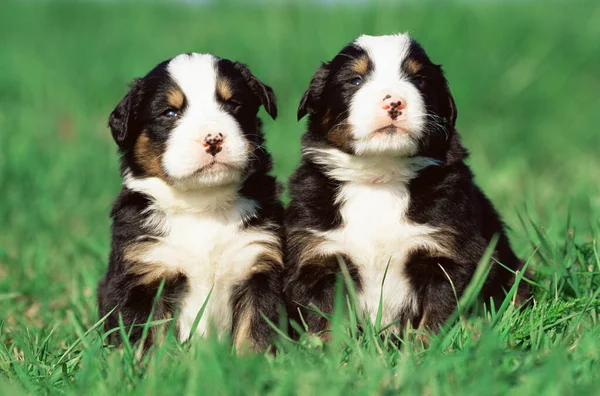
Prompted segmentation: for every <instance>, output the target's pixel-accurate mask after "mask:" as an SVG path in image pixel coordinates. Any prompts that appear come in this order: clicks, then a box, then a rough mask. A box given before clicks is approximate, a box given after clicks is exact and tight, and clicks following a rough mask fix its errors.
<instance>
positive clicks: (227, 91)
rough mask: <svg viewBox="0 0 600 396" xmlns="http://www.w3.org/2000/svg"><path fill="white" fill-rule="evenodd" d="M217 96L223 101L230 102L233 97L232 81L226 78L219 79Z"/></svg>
mask: <svg viewBox="0 0 600 396" xmlns="http://www.w3.org/2000/svg"><path fill="white" fill-rule="evenodd" d="M217 95H219V97H220V98H221V99H223V100H229V99H231V97H232V96H233V88H232V87H231V81H229V80H228V79H227V78H225V77H218V78H217Z"/></svg>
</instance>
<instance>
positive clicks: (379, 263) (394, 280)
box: [330, 184, 441, 323]
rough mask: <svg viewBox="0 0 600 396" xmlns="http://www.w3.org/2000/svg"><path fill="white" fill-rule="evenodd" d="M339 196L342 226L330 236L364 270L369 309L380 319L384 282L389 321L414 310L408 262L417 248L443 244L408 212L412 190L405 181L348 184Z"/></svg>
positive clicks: (363, 295) (386, 319) (362, 294)
mask: <svg viewBox="0 0 600 396" xmlns="http://www.w3.org/2000/svg"><path fill="white" fill-rule="evenodd" d="M338 198H339V199H340V203H341V205H340V215H341V217H342V226H341V227H340V228H339V229H338V230H336V231H335V232H332V233H331V234H330V241H331V242H333V243H334V245H336V248H338V249H340V250H341V252H342V253H345V254H346V255H347V256H348V257H349V258H350V260H351V261H352V264H354V265H355V266H356V267H357V269H358V271H359V274H360V281H361V291H360V293H359V296H358V297H359V301H360V302H361V305H362V306H363V308H364V309H365V310H366V311H367V313H368V314H369V316H371V318H372V319H374V318H375V316H376V313H377V309H378V306H379V300H380V296H381V291H382V285H383V295H384V296H383V320H384V322H387V323H389V322H392V321H393V320H395V319H396V317H397V315H398V314H399V313H400V312H401V311H406V310H408V311H414V310H415V309H416V299H415V296H414V293H413V291H412V290H411V286H410V283H409V281H408V277H407V276H406V273H405V267H406V262H407V260H408V259H409V257H410V254H411V252H413V251H415V250H417V249H429V250H436V249H441V246H440V244H439V243H438V240H437V238H436V234H437V229H436V228H434V227H431V226H427V225H422V224H416V223H414V222H412V221H411V220H410V219H409V218H408V217H407V211H408V208H409V205H410V194H409V190H408V187H407V186H406V185H404V184H392V185H389V184H385V185H365V184H347V185H344V186H343V187H342V188H341V190H340V192H339V195H338ZM386 268H387V275H386V276H385V283H384V274H385V273H386Z"/></svg>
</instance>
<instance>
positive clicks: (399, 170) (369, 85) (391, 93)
mask: <svg viewBox="0 0 600 396" xmlns="http://www.w3.org/2000/svg"><path fill="white" fill-rule="evenodd" d="M307 113H308V114H309V120H308V131H307V132H306V134H305V135H304V137H303V140H302V145H303V156H302V160H301V164H300V167H299V168H298V169H297V170H296V171H295V173H294V175H293V176H292V178H291V180H290V190H291V191H290V192H291V204H290V206H289V209H288V210H287V214H286V218H285V228H286V245H287V246H286V249H287V253H286V260H285V261H286V263H287V265H288V266H289V274H287V276H286V280H285V294H286V297H287V300H288V303H289V305H290V308H289V310H290V315H294V314H296V313H298V312H301V313H302V315H303V316H304V320H305V321H306V322H307V324H308V327H309V329H310V331H314V332H319V331H322V330H325V329H326V328H327V321H326V320H325V319H324V318H322V317H320V316H318V315H316V314H313V313H311V312H310V311H309V310H305V309H304V308H303V307H309V306H311V305H314V306H316V307H317V308H319V309H320V310H322V311H324V312H331V309H332V304H333V288H334V283H335V279H336V273H337V272H338V270H339V264H338V259H337V257H339V256H341V257H342V258H343V260H344V261H345V263H346V265H347V266H348V269H349V272H350V274H351V276H352V278H353V280H354V282H355V286H356V289H357V293H358V300H359V304H360V307H359V309H362V311H363V313H364V314H365V316H367V317H370V318H371V319H373V321H374V319H375V318H376V315H377V311H378V306H379V301H380V293H381V291H382V284H383V312H382V324H383V325H387V324H390V323H393V322H395V321H397V323H398V326H399V327H400V328H402V327H403V326H405V325H406V324H407V323H408V322H410V323H411V324H412V325H413V326H415V327H417V326H419V327H420V328H429V329H430V330H433V331H435V330H437V329H439V326H440V325H441V324H443V323H444V322H445V321H446V320H447V319H448V318H449V316H450V315H451V313H452V312H453V310H454V309H455V308H456V297H455V295H454V292H453V287H454V288H455V289H456V292H457V293H458V296H459V297H460V295H461V294H462V293H463V291H464V290H465V287H466V286H467V284H468V283H469V281H470V279H471V278H472V276H473V274H474V272H475V269H476V267H477V265H478V262H479V261H480V259H481V258H482V256H483V254H484V251H485V249H486V247H487V246H488V244H489V243H490V241H491V240H492V239H493V238H494V235H498V236H499V240H498V243H497V246H496V248H495V251H494V254H493V257H494V259H495V260H497V261H499V262H501V263H502V264H504V265H505V266H507V267H508V268H510V269H512V270H514V271H517V270H520V269H521V268H522V262H521V260H519V258H517V256H516V255H515V254H514V253H513V251H512V249H511V247H510V245H509V241H508V239H507V237H506V235H505V232H504V226H503V223H502V221H501V220H500V217H499V215H498V213H497V212H496V210H495V209H494V207H493V206H492V204H491V203H490V201H489V200H488V199H487V198H486V197H485V195H484V194H483V193H482V191H481V190H480V189H479V188H478V187H477V186H476V185H475V183H474V181H473V175H472V173H471V171H470V169H469V167H468V166H467V165H466V164H465V162H464V161H465V158H466V157H467V152H466V150H465V148H464V147H463V146H462V145H461V143H460V138H459V135H458V133H457V131H456V130H455V122H456V106H455V104H454V100H453V98H452V95H451V94H450V90H449V88H448V85H447V82H446V79H445V78H444V75H443V73H442V69H441V68H440V66H438V65H436V64H433V63H432V62H431V61H430V60H429V58H428V56H427V55H426V53H425V51H424V50H423V48H422V47H421V46H420V45H419V44H418V43H417V42H416V41H415V40H413V39H412V38H411V37H409V36H408V35H406V34H397V35H389V36H377V37H374V36H366V35H363V36H361V37H359V38H358V39H357V40H356V41H354V42H352V43H350V44H349V45H348V46H346V47H345V48H344V49H342V51H341V52H340V53H339V54H338V55H337V56H335V58H333V60H332V61H330V62H326V63H324V64H322V66H321V67H320V68H319V69H318V70H317V72H316V73H315V75H314V76H313V78H312V81H311V82H310V85H309V87H308V89H307V91H306V93H305V94H304V96H303V98H302V100H301V102H300V107H299V109H298V118H299V119H301V118H302V117H304V116H305V115H306V114H307ZM388 265H389V268H388ZM386 268H388V272H387V276H386V278H385V282H384V273H385V272H386ZM513 282H514V275H513V274H512V273H511V272H510V271H507V270H506V269H504V268H503V267H502V266H500V265H498V264H494V265H493V267H492V269H491V273H490V275H489V278H488V279H487V283H486V284H485V286H484V290H483V293H484V296H485V297H486V298H487V297H502V296H503V293H504V291H505V290H508V288H510V287H511V285H512V284H513ZM526 295H527V291H526V290H525V289H524V288H523V289H522V290H520V292H519V296H520V298H525V297H526Z"/></svg>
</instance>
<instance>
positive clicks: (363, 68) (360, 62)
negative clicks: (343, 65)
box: [350, 55, 369, 74]
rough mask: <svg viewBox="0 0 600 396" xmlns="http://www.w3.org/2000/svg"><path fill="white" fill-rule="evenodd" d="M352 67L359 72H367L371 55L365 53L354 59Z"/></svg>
mask: <svg viewBox="0 0 600 396" xmlns="http://www.w3.org/2000/svg"><path fill="white" fill-rule="evenodd" d="M350 68H351V69H352V71H354V72H356V73H358V74H367V70H369V57H368V56H366V55H363V56H361V57H360V58H357V59H354V60H353V61H352V64H351V65H350Z"/></svg>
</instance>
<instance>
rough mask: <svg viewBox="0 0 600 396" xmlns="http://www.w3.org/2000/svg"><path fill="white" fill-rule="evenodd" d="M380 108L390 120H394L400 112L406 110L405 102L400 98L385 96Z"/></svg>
mask: <svg viewBox="0 0 600 396" xmlns="http://www.w3.org/2000/svg"><path fill="white" fill-rule="evenodd" d="M381 108H382V109H383V110H385V111H387V112H388V115H389V116H390V118H391V119H392V120H395V119H396V118H398V117H399V116H401V115H402V110H404V109H405V108H406V100H404V98H401V97H400V96H392V95H385V96H384V98H383V101H382V103H381Z"/></svg>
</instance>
